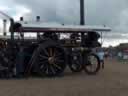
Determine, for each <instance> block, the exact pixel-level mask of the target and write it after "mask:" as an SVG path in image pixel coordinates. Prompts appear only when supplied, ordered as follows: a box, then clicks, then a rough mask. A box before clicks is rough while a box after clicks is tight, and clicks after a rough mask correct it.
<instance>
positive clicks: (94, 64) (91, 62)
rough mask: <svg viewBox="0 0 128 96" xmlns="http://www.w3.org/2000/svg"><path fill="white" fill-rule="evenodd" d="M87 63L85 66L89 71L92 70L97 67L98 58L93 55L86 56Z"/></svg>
mask: <svg viewBox="0 0 128 96" xmlns="http://www.w3.org/2000/svg"><path fill="white" fill-rule="evenodd" d="M88 63H89V64H88V65H87V66H86V68H87V69H88V70H89V71H90V72H94V71H96V69H97V66H98V60H97V58H96V57H95V56H93V55H90V56H88Z"/></svg>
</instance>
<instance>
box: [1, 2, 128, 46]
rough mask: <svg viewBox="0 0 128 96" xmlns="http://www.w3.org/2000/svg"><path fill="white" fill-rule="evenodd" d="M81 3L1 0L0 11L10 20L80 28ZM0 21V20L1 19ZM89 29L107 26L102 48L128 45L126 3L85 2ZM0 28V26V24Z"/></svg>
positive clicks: (127, 12)
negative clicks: (38, 21)
mask: <svg viewBox="0 0 128 96" xmlns="http://www.w3.org/2000/svg"><path fill="white" fill-rule="evenodd" d="M79 1H80V0H1V1H0V10H2V11H4V12H6V13H7V14H9V15H10V16H13V17H14V18H15V19H16V20H18V19H19V17H20V16H24V17H25V18H26V19H28V18H29V19H30V20H35V17H36V15H40V16H41V21H43V22H59V23H65V24H79ZM1 18H3V17H1ZM85 18H86V24H88V25H106V26H109V27H111V28H112V32H111V33H104V34H103V37H104V46H108V45H116V44H119V43H120V42H128V33H127V32H128V0H85ZM0 25H1V24H0Z"/></svg>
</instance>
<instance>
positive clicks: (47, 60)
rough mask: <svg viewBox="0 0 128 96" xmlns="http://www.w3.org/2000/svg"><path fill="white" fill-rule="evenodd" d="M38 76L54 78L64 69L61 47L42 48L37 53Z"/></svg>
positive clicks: (63, 56) (63, 54)
mask: <svg viewBox="0 0 128 96" xmlns="http://www.w3.org/2000/svg"><path fill="white" fill-rule="evenodd" d="M38 65H39V74H40V75H42V76H56V75H59V74H61V73H62V72H63V71H64V69H65V66H66V64H65V53H64V50H63V49H62V48H61V47H57V46H49V47H43V48H41V49H40V50H39V53H38Z"/></svg>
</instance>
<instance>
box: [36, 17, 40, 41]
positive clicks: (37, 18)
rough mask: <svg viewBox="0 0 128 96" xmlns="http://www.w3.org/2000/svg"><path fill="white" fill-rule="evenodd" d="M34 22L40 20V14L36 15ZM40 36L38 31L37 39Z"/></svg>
mask: <svg viewBox="0 0 128 96" xmlns="http://www.w3.org/2000/svg"><path fill="white" fill-rule="evenodd" d="M36 22H40V16H36ZM39 38H40V33H39V32H38V33H37V39H39Z"/></svg>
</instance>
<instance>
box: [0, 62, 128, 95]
mask: <svg viewBox="0 0 128 96" xmlns="http://www.w3.org/2000/svg"><path fill="white" fill-rule="evenodd" d="M0 96H128V64H126V63H125V64H123V63H122V62H121V63H120V62H117V61H116V60H106V61H105V69H104V70H101V71H100V72H99V73H98V74H97V75H95V76H88V75H87V74H85V73H84V72H82V73H77V74H75V73H72V72H65V75H64V77H58V78H38V79H37V78H29V79H22V80H0Z"/></svg>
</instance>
